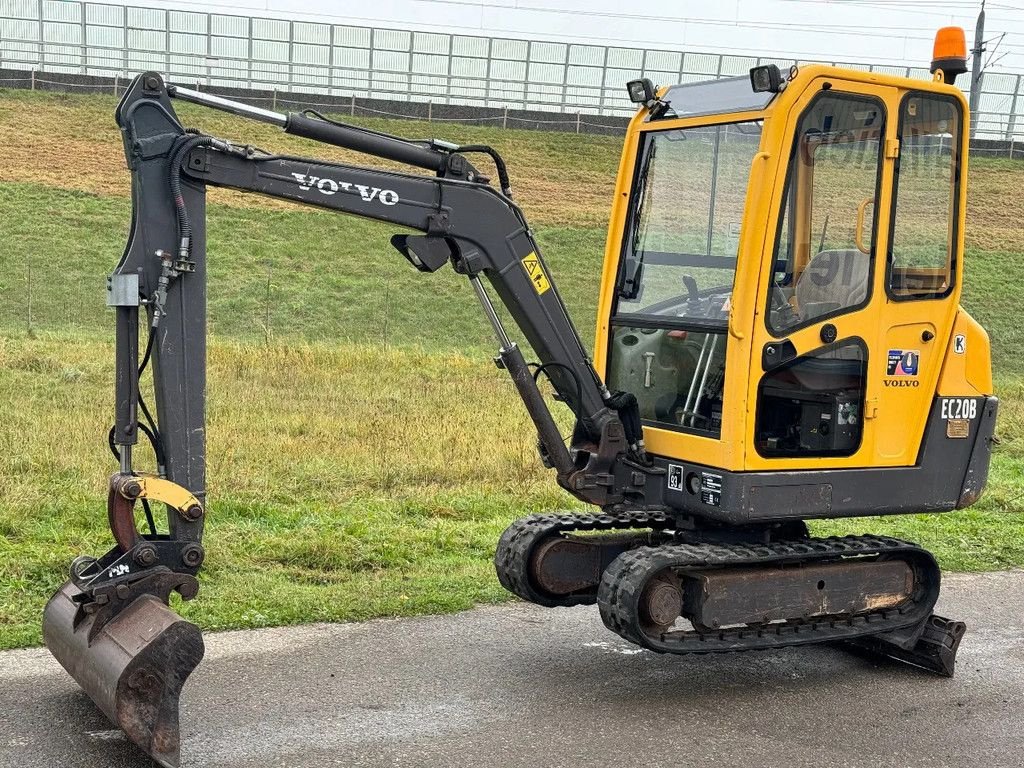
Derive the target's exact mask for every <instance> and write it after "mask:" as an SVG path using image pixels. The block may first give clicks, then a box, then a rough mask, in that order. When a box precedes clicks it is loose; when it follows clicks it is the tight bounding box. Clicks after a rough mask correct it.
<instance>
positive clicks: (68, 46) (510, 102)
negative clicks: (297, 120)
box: [0, 0, 1024, 142]
mask: <svg viewBox="0 0 1024 768" xmlns="http://www.w3.org/2000/svg"><path fill="white" fill-rule="evenodd" d="M765 63H775V64H778V65H779V66H781V67H784V68H788V67H789V66H791V65H793V64H796V65H798V66H799V65H801V64H803V63H806V62H801V61H799V60H792V59H772V58H766V57H758V56H734V55H720V54H713V53H699V52H690V51H668V50H654V49H639V48H625V47H615V46H599V45H587V44H582V43H564V42H551V41H538V40H517V39H510V38H498V37H477V36H470V35H457V34H440V33H435V32H415V31H408V30H398V29H382V28H370V27H356V26H349V25H342V24H325V23H316V22H306V21H294V20H286V19H271V18H262V17H248V16H231V15H225V14H217V13H202V12H194V11H177V10H165V9H154V8H143V7H133V6H121V5H107V4H103V3H94V2H78V1H77V0H0V68H7V69H20V70H37V71H39V72H54V73H75V74H81V75H94V76H100V77H123V78H128V77H130V76H131V75H132V74H134V73H137V72H141V71H145V70H157V71H160V72H163V73H164V74H166V75H167V76H168V78H169V79H171V80H173V81H178V82H189V83H196V84H198V85H200V86H203V87H204V88H212V89H216V88H218V87H223V88H240V89H255V90H264V91H272V92H277V91H281V92H285V93H296V94H305V95H308V94H324V95H328V96H332V97H339V96H349V95H354V96H359V97H364V96H372V97H373V98H378V99H383V100H388V101H408V102H418V103H429V104H446V105H450V104H459V105H467V106H478V107H486V108H499V109H501V108H505V109H510V108H511V109H519V110H531V111H542V112H556V113H576V114H583V115H599V116H600V115H607V116H614V117H626V116H629V115H631V114H632V113H633V111H634V107H633V105H632V104H630V103H629V101H628V99H627V98H626V93H625V88H624V84H625V82H626V81H627V80H630V79H633V78H635V77H637V76H646V77H650V78H651V79H652V80H654V81H655V82H658V83H677V82H678V83H685V82H693V81H698V80H707V79H711V78H716V77H727V76H733V75H742V74H746V72H747V71H749V69H750V68H751V67H753V66H757V65H759V64H765ZM832 63H834V64H837V65H839V66H845V67H851V68H854V69H862V70H871V71H876V72H885V73H890V74H897V75H905V76H909V77H928V71H927V68H925V67H900V66H891V65H878V64H870V65H869V64H857V63H851V62H832ZM0 85H2V84H0ZM982 88H983V91H982V94H981V97H980V108H979V110H978V111H977V112H976V113H975V116H974V119H975V124H976V126H977V135H978V137H979V138H989V139H1004V140H1007V141H1014V140H1016V141H1017V142H1021V141H1024V114H1022V113H1024V76H1022V75H1020V74H1010V73H1003V72H990V73H987V74H986V75H985V78H984V80H983V83H982Z"/></svg>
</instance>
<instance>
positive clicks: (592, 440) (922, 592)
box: [43, 28, 997, 766]
mask: <svg viewBox="0 0 1024 768" xmlns="http://www.w3.org/2000/svg"><path fill="white" fill-rule="evenodd" d="M934 59H935V60H934V61H933V62H932V67H931V70H932V72H933V78H932V79H930V80H928V79H925V80H915V79H908V78H902V77H893V76H889V75H885V74H879V73H874V72H861V71H853V70H848V69H839V68H834V67H825V66H806V67H801V68H799V69H797V68H796V67H794V68H792V69H791V70H789V71H788V72H782V71H780V70H779V69H778V68H777V67H776V66H774V65H766V66H759V67H756V68H754V69H752V70H751V71H750V73H749V77H747V76H744V77H737V78H726V79H720V80H714V81H710V82H700V83H689V84H684V85H673V86H668V87H662V88H655V87H654V85H653V84H652V83H651V82H650V81H649V80H645V79H641V80H636V81H634V82H631V83H629V84H628V88H629V94H630V97H631V99H632V100H633V101H634V102H636V103H637V104H638V112H637V114H636V116H635V117H634V118H633V120H632V122H631V123H630V124H629V128H628V130H627V133H626V139H625V145H624V148H623V152H622V159H621V163H620V165H619V171H618V183H617V187H616V192H615V197H614V200H613V202H612V209H611V221H610V226H609V233H608V245H607V251H606V255H605V263H604V273H603V279H602V283H601V296H600V305H599V311H598V321H597V335H596V344H595V351H594V354H593V356H591V355H590V353H589V352H588V351H587V349H586V347H585V346H584V344H583V342H582V341H581V339H580V336H579V334H578V333H577V331H576V329H575V327H574V325H573V323H572V321H571V319H570V317H569V314H568V312H567V311H566V308H565V305H564V304H563V302H562V299H561V297H560V294H559V292H558V290H557V288H556V285H555V280H554V277H553V275H552V274H551V273H550V271H549V270H548V267H547V265H546V263H545V260H544V258H543V256H542V255H541V251H540V248H539V247H538V245H537V243H536V242H535V240H534V237H533V234H532V232H531V230H530V227H529V225H528V224H527V222H526V218H525V216H524V215H523V213H522V211H521V210H520V208H519V207H518V206H517V205H516V203H515V202H513V199H512V190H511V188H510V184H509V179H508V172H507V169H506V167H505V164H504V161H503V160H502V158H501V156H500V155H499V154H498V153H497V152H496V151H495V150H494V149H493V148H491V147H487V146H483V145H469V146H466V145H462V146H460V145H457V144H452V143H448V142H443V141H438V140H430V141H423V142H416V141H409V140H405V139H400V138H398V137H395V136H391V135H387V134H383V133H379V132H375V131H371V130H367V129H365V128H361V127H358V126H353V125H348V124H344V123H339V122H336V121H333V120H331V119H329V118H327V117H325V116H323V115H321V114H319V113H315V112H304V113H290V114H280V113H277V112H272V111H268V110H265V109H260V108H257V107H253V106H250V105H246V104H240V103H238V102H234V101H229V100H226V99H222V98H219V97H217V96H214V95H211V94H207V93H200V92H197V91H195V90H192V89H188V88H185V87H181V86H176V85H171V84H167V83H165V82H164V80H163V79H162V77H161V76H160V75H159V74H157V73H153V72H150V73H145V74H143V75H140V76H139V77H137V78H136V79H135V80H134V82H133V83H132V85H131V87H130V88H129V89H128V90H127V92H126V93H125V95H124V97H123V99H122V100H121V102H120V104H119V106H118V108H117V113H116V118H117V123H118V125H119V126H120V129H121V132H122V135H123V139H124V149H125V156H126V158H127V162H128V166H129V168H130V170H131V175H132V205H133V213H132V223H131V230H130V235H129V238H128V244H127V247H126V248H125V251H124V255H123V256H122V258H121V261H120V263H119V264H118V265H117V267H116V269H115V270H114V271H113V273H112V274H111V276H110V278H109V281H108V285H107V303H108V304H109V305H110V306H111V307H113V309H114V314H115V316H116V324H117V325H116V327H117V335H116V388H115V393H116V402H115V410H114V412H115V419H114V425H113V427H112V428H111V430H110V434H109V443H110V447H111V450H112V452H113V453H114V455H115V456H116V457H117V461H118V470H117V472H116V473H115V474H114V475H113V477H112V478H111V482H110V490H109V497H108V518H109V525H110V528H111V531H112V534H113V538H114V540H115V542H116V544H115V546H114V547H113V548H112V549H111V550H110V551H109V552H108V553H107V554H105V555H103V556H102V557H99V558H95V557H89V556H82V557H80V558H78V559H76V560H75V562H74V563H72V566H71V577H70V579H69V580H68V581H67V583H65V584H64V585H63V586H61V587H60V589H59V590H58V591H57V593H56V594H55V595H54V596H53V598H52V599H51V601H50V602H49V604H48V605H47V608H46V610H45V613H44V620H43V629H44V636H45V639H46V643H47V645H48V646H49V648H50V650H51V651H52V652H53V654H54V655H55V656H56V658H57V659H58V660H59V661H60V662H61V664H63V665H64V667H65V668H66V669H67V670H68V671H69V672H70V673H71V675H72V676H73V677H74V678H75V679H76V680H77V681H78V682H79V683H80V684H81V685H82V687H83V688H84V689H85V690H86V691H87V692H88V693H89V695H90V696H91V697H92V698H93V700H94V701H95V702H96V703H97V705H98V706H99V707H100V708H101V709H102V710H103V711H104V712H105V713H106V714H107V715H108V716H109V717H110V718H111V720H113V722H115V723H116V724H117V725H118V726H120V727H121V728H123V729H124V730H125V732H126V733H127V734H128V736H129V737H130V738H131V740H132V741H134V742H135V743H136V744H138V745H139V746H140V747H141V748H142V749H144V750H145V751H146V752H147V753H148V754H150V755H151V756H152V757H153V758H154V759H155V760H156V761H157V762H158V763H159V764H160V765H162V766H176V765H178V764H179V760H180V749H179V727H178V702H179V695H180V692H181V689H182V685H183V684H184V682H185V680H186V678H187V677H188V676H189V674H190V673H191V672H192V670H193V669H194V668H195V666H196V665H197V664H198V663H199V661H200V660H201V658H202V655H203V641H202V636H201V634H200V632H199V630H198V628H196V627H195V626H194V625H192V624H190V623H188V622H186V621H184V620H182V619H181V618H180V617H178V616H177V615H176V614H175V613H174V612H173V611H172V610H171V609H170V608H169V607H168V600H169V597H170V595H171V593H172V592H177V593H179V594H180V595H181V597H183V598H185V599H189V598H192V597H195V596H196V594H197V592H198V590H199V582H198V580H197V574H198V572H199V569H200V567H201V565H202V563H203V560H204V558H205V550H204V547H203V542H202V538H203V530H204V525H205V521H206V516H207V499H206V486H205V410H204V409H205V397H206V378H205V359H206V349H205V343H206V270H207V259H208V255H207V253H206V237H205V218H206V217H205V204H206V198H205V195H206V189H207V188H208V187H210V186H219V187H229V188H233V189H236V190H242V191H249V192H255V193H259V194H263V195H269V196H273V197H277V198H282V199H286V200H292V201H298V202H301V203H305V204H308V205H313V206H318V207H321V208H326V209H329V210H333V211H336V212H340V213H346V214H352V215H356V216H363V217H366V218H371V219H375V220H378V221H384V222H388V223H391V224H394V225H395V226H396V227H397V228H400V229H401V233H399V234H396V235H395V236H394V237H392V239H391V244H392V245H393V246H394V248H395V249H396V250H397V251H398V252H399V253H401V254H402V255H403V256H404V257H405V258H406V259H407V260H408V261H409V263H410V264H411V265H412V266H413V267H415V268H416V269H417V270H419V271H421V272H424V273H430V272H434V271H436V270H438V269H441V268H442V267H445V266H447V265H450V266H451V267H452V268H453V269H454V270H455V271H456V272H457V273H459V274H461V275H464V276H465V277H466V279H467V280H468V282H469V284H470V286H471V287H472V290H473V292H474V293H475V295H476V298H477V299H478V300H479V302H480V304H481V307H482V309H483V311H484V313H485V315H486V317H487V318H488V320H489V321H490V323H491V325H492V326H493V329H494V332H495V335H496V337H497V340H498V345H499V350H498V355H497V357H496V358H495V362H496V364H497V365H498V367H499V368H500V369H503V370H505V371H507V373H508V374H509V375H510V376H511V378H512V381H513V382H514V384H515V387H516V389H517V391H518V393H519V395H520V396H521V397H522V399H523V402H524V404H525V406H526V408H527V410H528V412H529V414H530V416H531V418H532V420H533V423H534V424H535V426H536V429H537V438H538V448H539V452H540V457H541V459H542V461H543V463H544V465H545V466H546V467H548V468H550V469H552V470H554V474H555V478H556V481H557V482H558V484H559V485H560V486H561V487H562V488H564V489H565V490H566V491H567V492H568V493H569V494H571V495H572V496H574V497H576V498H577V499H579V500H581V501H583V502H586V503H587V504H590V505H592V506H593V507H594V509H593V511H592V512H590V513H565V514H539V515H534V516H531V517H527V518H524V519H522V520H518V521H516V522H514V523H513V524H512V525H511V526H510V527H509V528H508V530H507V531H506V532H505V533H504V534H503V536H502V537H501V540H500V542H499V543H498V546H497V552H496V555H495V565H496V569H497V575H498V578H499V579H500V581H501V583H502V584H503V585H504V586H505V587H507V588H508V589H509V590H510V591H512V592H514V593H515V594H517V595H519V596H521V597H522V598H524V599H526V600H529V601H531V602H534V603H537V604H539V605H542V606H552V607H554V606H572V605H581V604H596V605H597V607H598V610H599V611H600V614H601V616H602V618H603V620H604V623H605V624H606V625H607V627H608V628H609V629H611V630H612V631H613V632H615V633H617V634H618V635H620V636H621V637H623V638H625V639H626V640H628V641H630V642H632V643H636V644H637V645H639V646H642V647H644V648H648V649H651V650H653V651H656V652H661V653H674V654H704V653H716V652H730V651H743V650H752V649H774V648H781V647H786V646H798V645H810V644H819V643H843V644H845V645H849V646H856V647H857V648H858V649H859V650H860V651H861V652H863V651H864V650H865V649H867V650H868V651H870V652H874V653H878V654H883V655H885V656H888V657H892V658H896V659H901V660H903V661H906V662H908V663H910V664H913V665H915V666H918V667H921V668H924V669H927V670H931V671H933V672H937V673H939V674H943V675H951V674H952V673H953V669H954V662H955V657H956V652H957V647H958V645H959V642H960V638H961V637H962V635H963V633H964V630H965V627H964V624H963V623H962V622H958V621H955V620H951V619H948V618H944V617H942V616H938V615H935V613H934V612H933V611H934V607H935V603H936V600H937V598H938V594H939V582H940V572H939V569H938V566H937V565H936V562H935V559H934V558H933V557H932V555H931V554H929V553H928V552H927V551H925V550H923V549H922V548H920V547H918V546H917V545H915V544H913V543H910V542H906V541H900V540H897V539H893V538H888V537H884V536H872V535H860V536H845V537H834V538H817V537H814V536H811V535H810V533H809V532H808V528H807V525H806V521H808V520H814V519H826V518H841V517H856V516H867V515H895V514H907V513H927V512H947V511H952V510H955V509H960V508H963V507H966V506H969V505H970V504H972V503H974V502H975V501H976V500H977V499H978V497H979V495H980V494H981V493H982V490H983V489H984V487H985V483H986V480H987V475H988V468H989V461H990V455H991V447H992V436H993V428H994V424H995V418H996V408H997V401H996V398H995V397H994V396H993V387H992V378H991V371H990V355H989V343H988V337H987V335H986V333H985V331H984V330H983V329H982V328H981V327H980V326H979V325H978V323H976V322H975V321H974V320H973V319H972V318H971V317H970V315H968V314H967V312H965V311H964V310H963V309H962V308H961V307H960V305H959V298H960V292H961V285H962V281H963V272H964V259H963V251H964V213H965V207H966V206H965V195H966V187H965V184H966V179H967V155H968V137H969V130H968V109H967V104H966V103H965V101H964V98H963V96H962V94H961V93H960V91H959V90H957V88H956V87H955V86H954V81H955V78H956V76H957V75H958V74H961V73H963V72H964V71H965V70H966V51H965V45H964V35H963V31H962V30H959V29H956V28H946V29H943V30H941V31H940V32H939V34H938V36H937V38H936V47H935V56H934ZM175 100H182V101H188V102H193V103H198V104H202V105H205V106H207V107H210V108H213V109H220V110H225V111H228V112H231V113H235V114H238V115H242V116H245V117H248V118H252V119H255V120H260V121H265V122H269V123H272V124H275V125H278V126H280V127H281V128H282V129H283V130H285V131H286V132H288V133H291V134H294V135H298V136H303V137H306V138H311V139H315V140H318V141H321V142H324V143H327V144H332V145H336V146H341V147H346V148H349V149H354V150H358V151H360V152H363V153H366V154H367V155H370V156H373V157H376V158H384V159H387V160H391V161H397V162H399V163H404V164H406V165H408V166H412V167H413V168H416V169H420V172H418V173H417V172H411V173H410V172H395V171H386V170H380V169H378V168H373V167H362V166H356V165H345V164H337V163H329V162H324V161H320V160H315V159H307V158H301V157H292V156H288V155H278V154H270V153H267V152H265V151H263V150H260V149H258V148H256V147H253V146H250V145H247V144H244V143H239V142H236V141H231V140H228V139H223V138H217V137H213V136H209V135H206V134H204V133H202V132H200V131H196V130H192V129H186V128H184V127H183V126H182V124H181V123H180V121H179V120H178V118H177V116H176V115H175V112H174V107H173V102H174V101H175ZM481 155H482V156H483V160H484V161H486V162H487V163H488V164H491V163H493V165H494V166H495V169H496V178H497V182H498V183H497V184H496V185H495V184H492V183H490V180H489V179H488V178H487V177H486V176H485V175H484V174H483V173H482V172H481V171H480V169H479V168H478V167H476V166H475V165H474V164H473V163H472V162H471V161H470V157H472V158H473V159H474V160H476V159H477V156H481ZM476 161H477V162H478V163H480V161H479V160H476ZM424 170H425V171H427V173H423V172H422V171H424ZM211 256H212V257H213V258H215V257H216V254H212V255H211ZM494 297H497V299H498V300H499V301H500V302H501V303H502V304H503V305H504V307H505V308H506V310H507V312H508V315H509V316H510V317H511V319H512V321H513V322H514V324H515V325H516V326H517V327H518V329H519V331H520V333H521V334H522V337H523V338H524V339H525V340H526V342H528V344H529V347H530V348H531V350H532V354H533V355H535V356H536V360H537V362H535V363H528V362H527V359H526V356H525V355H524V349H523V348H522V347H520V346H519V345H518V344H517V343H516V342H515V341H514V340H513V338H512V336H511V335H510V333H509V331H508V330H507V328H506V323H505V322H503V321H502V318H501V316H500V315H499V313H498V312H497V311H496V308H495V305H494V303H493V302H494ZM150 366H152V368H153V378H154V395H155V400H154V408H152V409H151V408H150V406H149V405H148V404H147V398H146V396H144V394H143V392H142V389H141V388H140V386H139V380H140V375H141V373H142V371H144V370H145V369H147V367H150ZM541 377H544V378H545V379H547V380H549V381H550V384H551V386H552V387H553V390H554V398H555V399H556V400H558V401H560V403H561V404H562V405H560V406H558V407H560V408H561V407H566V408H568V409H569V412H571V415H572V419H573V422H574V429H573V431H572V435H571V439H570V440H569V441H568V445H567V444H566V442H565V441H564V440H563V437H562V433H561V431H560V430H559V425H558V422H557V421H556V419H555V418H554V416H553V414H552V410H551V408H552V406H551V405H550V402H549V398H547V397H545V396H544V394H543V393H542V390H541V388H540V386H539V382H540V379H541ZM140 440H145V441H146V442H148V443H149V444H151V445H152V447H153V450H154V452H155V456H156V464H157V466H156V468H155V472H152V473H149V474H147V473H144V472H141V471H139V469H138V468H137V467H136V465H135V462H134V461H133V448H135V447H136V445H137V444H138V442H139V441H140ZM480 444H481V450H486V449H487V448H486V443H485V442H484V441H483V440H481V441H480ZM157 505H160V506H162V507H165V508H166V510H167V522H166V525H163V526H158V525H157V522H156V519H155V515H154V507H155V506H157Z"/></svg>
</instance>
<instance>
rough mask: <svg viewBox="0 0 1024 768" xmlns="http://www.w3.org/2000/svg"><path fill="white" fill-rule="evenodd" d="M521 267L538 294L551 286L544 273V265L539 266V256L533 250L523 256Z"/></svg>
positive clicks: (541, 293)
mask: <svg viewBox="0 0 1024 768" xmlns="http://www.w3.org/2000/svg"><path fill="white" fill-rule="evenodd" d="M523 269H525V270H526V274H527V275H529V277H530V280H531V281H532V282H533V287H534V289H535V290H536V291H537V294H538V295H543V294H544V293H546V292H547V290H548V289H549V288H550V287H551V283H550V282H548V276H547V275H545V274H544V267H543V266H541V263H540V258H538V256H537V254H536V253H534V252H533V251H530V253H528V254H527V255H526V256H525V257H523Z"/></svg>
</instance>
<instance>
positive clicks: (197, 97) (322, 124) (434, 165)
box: [167, 85, 451, 173]
mask: <svg viewBox="0 0 1024 768" xmlns="http://www.w3.org/2000/svg"><path fill="white" fill-rule="evenodd" d="M167 93H168V95H170V96H171V97H172V98H175V99H181V100H182V101H190V102H192V103H193V104H202V105H203V106H206V107H211V108H213V109H219V110H221V111H222V112H230V113H231V114H233V115H240V116H241V117H248V118H250V119H252V120H259V121H261V122H264V123H270V124H272V125H276V126H278V127H280V128H282V129H284V131H285V133H290V134H292V135H293V136H302V137H303V138H306V139H313V140H314V141H322V142H324V143H325V144H333V145H334V146H336V147H344V148H345V149H354V150H355V151H357V152H365V153H366V154H369V155H374V156H376V157H383V158H386V159H388V160H394V161H396V162H399V163H405V164H406V165H412V166H415V167H417V168H426V169H427V170H430V171H434V172H435V173H441V172H442V171H443V170H444V169H445V168H446V167H447V165H448V158H449V157H451V155H450V154H449V153H448V152H443V151H440V150H437V149H431V148H430V147H424V146H421V145H419V144H415V143H413V142H411V141H405V140H403V139H399V138H396V137H394V136H387V135H385V134H383V133H378V132H376V131H370V130H367V129H365V128H360V127H358V126H354V125H343V124H340V123H331V122H328V121H326V120H319V119H317V118H315V117H308V116H306V115H304V114H302V113H300V112H289V113H288V114H282V113H280V112H272V111H270V110H269V109H262V108H260V107H254V106H252V105H250V104H242V103H241V102H238V101H232V100H231V99H225V98H222V97H221V96H214V95H212V94H209V93H202V92H200V91H194V90H192V89H190V88H183V87H181V86H180V85H169V86H168V87H167Z"/></svg>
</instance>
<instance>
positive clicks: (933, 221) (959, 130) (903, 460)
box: [874, 89, 967, 465]
mask: <svg viewBox="0 0 1024 768" xmlns="http://www.w3.org/2000/svg"><path fill="white" fill-rule="evenodd" d="M948 90H950V91H951V90H952V89H948ZM964 114H965V110H964V107H963V97H962V96H960V95H959V94H958V93H956V92H953V93H949V92H946V93H941V92H935V91H931V90H927V91H926V90H910V91H905V92H903V93H902V95H901V96H900V99H899V104H898V106H897V117H896V120H895V121H894V122H895V125H894V126H893V128H894V130H895V132H896V142H897V143H896V147H897V149H898V152H897V157H896V158H895V162H894V169H893V188H892V213H891V216H890V222H889V225H888V226H889V232H888V237H887V240H888V244H887V247H886V257H887V258H886V262H885V265H884V270H881V269H880V270H879V275H878V278H879V283H880V286H879V287H880V293H881V295H880V298H879V300H880V301H881V300H882V297H883V296H884V307H883V308H882V313H881V328H880V330H881V338H880V340H879V341H880V344H881V346H880V348H879V352H880V353H881V354H882V355H885V363H886V365H885V370H884V371H880V372H879V374H878V380H879V381H880V382H881V389H880V391H879V394H878V418H877V419H876V421H875V423H874V431H875V450H876V454H877V463H879V464H883V465H885V464H898V465H910V464H914V463H915V461H916V459H917V454H918V449H919V446H920V443H921V440H922V439H923V435H924V431H925V427H926V424H927V420H928V415H929V412H930V410H931V408H932V403H933V400H934V396H935V393H936V389H937V385H938V380H939V375H940V372H941V368H942V364H943V361H944V360H945V359H946V357H947V356H949V355H953V356H956V355H963V354H964V353H965V352H966V343H967V342H966V337H963V336H961V338H960V339H959V340H958V339H957V338H956V337H953V336H952V328H953V323H954V320H955V316H956V312H957V307H958V304H959V296H960V282H959V277H960V273H961V268H960V265H961V262H962V253H963V245H962V244H963V220H964V213H963V205H964V202H963V195H964V177H965V176H966V174H965V173H963V172H962V171H963V169H964V165H963V158H964V157H965V156H966V151H967V148H966V145H965V141H966V138H967V132H966V131H965V130H964V126H963V123H964V118H963V116H964Z"/></svg>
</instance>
